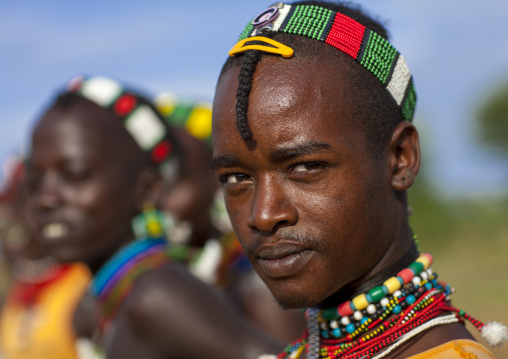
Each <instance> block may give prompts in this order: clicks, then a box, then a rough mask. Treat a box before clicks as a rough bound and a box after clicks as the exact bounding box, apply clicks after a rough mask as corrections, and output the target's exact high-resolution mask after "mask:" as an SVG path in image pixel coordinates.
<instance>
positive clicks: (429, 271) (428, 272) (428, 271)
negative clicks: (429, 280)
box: [427, 268, 434, 277]
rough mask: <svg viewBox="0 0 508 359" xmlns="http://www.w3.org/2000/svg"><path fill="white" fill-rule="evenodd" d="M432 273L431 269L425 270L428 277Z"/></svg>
mask: <svg viewBox="0 0 508 359" xmlns="http://www.w3.org/2000/svg"><path fill="white" fill-rule="evenodd" d="M432 273H434V272H432V268H429V269H427V274H428V275H429V277H430V276H431V275H432Z"/></svg>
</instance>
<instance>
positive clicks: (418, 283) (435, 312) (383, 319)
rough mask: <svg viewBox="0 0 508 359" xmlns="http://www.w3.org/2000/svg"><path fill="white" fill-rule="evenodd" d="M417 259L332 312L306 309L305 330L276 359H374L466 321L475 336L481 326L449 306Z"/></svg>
mask: <svg viewBox="0 0 508 359" xmlns="http://www.w3.org/2000/svg"><path fill="white" fill-rule="evenodd" d="M431 263H432V256H430V255H429V254H422V255H421V256H420V257H418V259H417V260H416V261H415V262H413V263H411V264H410V265H409V267H408V268H405V269H403V270H402V271H400V272H399V273H398V274H397V275H396V276H394V277H391V278H389V279H387V280H386V281H384V282H383V284H382V285H380V286H377V287H374V288H372V289H371V290H369V291H368V292H367V293H364V294H360V295H358V296H356V297H354V298H353V299H352V300H350V301H347V302H344V303H342V304H340V305H339V306H337V307H333V308H328V309H324V310H320V309H316V308H308V309H306V310H305V316H306V318H307V321H308V329H307V331H306V332H305V333H304V335H303V336H302V337H301V338H300V339H298V340H296V341H295V342H293V343H291V344H290V345H288V346H287V347H286V349H285V350H284V352H283V353H281V354H279V355H278V356H277V358H278V359H296V358H299V357H300V355H301V353H302V352H303V351H304V350H306V351H307V359H319V358H322V359H335V358H345V359H346V358H347V359H360V358H361V359H367V358H371V359H378V358H382V357H384V356H386V355H388V354H389V353H390V352H391V351H393V350H394V349H395V348H397V347H398V346H400V345H402V344H403V343H404V342H406V341H407V340H409V339H411V338H412V337H414V336H416V335H418V334H419V333H421V332H423V331H425V330H427V329H429V328H431V327H434V326H438V325H442V324H449V323H455V322H459V321H463V320H464V319H467V320H468V321H470V322H471V323H472V324H473V325H474V326H475V327H476V328H477V329H478V330H480V331H482V329H483V327H484V324H483V323H482V322H479V321H477V320H475V319H474V318H472V317H471V316H469V315H468V314H466V313H465V312H464V311H461V310H458V309H456V308H455V307H453V306H451V305H450V304H449V303H448V298H449V295H450V294H451V293H452V291H453V290H452V289H451V288H450V286H449V285H448V284H446V283H442V282H438V281H437V274H436V273H434V272H433V271H432V269H431V268H430V264H431Z"/></svg>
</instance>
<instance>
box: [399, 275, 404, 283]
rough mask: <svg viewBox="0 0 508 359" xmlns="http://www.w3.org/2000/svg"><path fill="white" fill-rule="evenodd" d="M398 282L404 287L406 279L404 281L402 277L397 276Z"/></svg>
mask: <svg viewBox="0 0 508 359" xmlns="http://www.w3.org/2000/svg"><path fill="white" fill-rule="evenodd" d="M397 280H398V281H399V283H400V285H404V279H402V277H398V276H397Z"/></svg>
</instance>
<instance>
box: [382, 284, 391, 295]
mask: <svg viewBox="0 0 508 359" xmlns="http://www.w3.org/2000/svg"><path fill="white" fill-rule="evenodd" d="M381 288H382V289H383V292H384V293H385V295H388V294H390V291H389V290H388V287H387V286H386V285H382V286H381Z"/></svg>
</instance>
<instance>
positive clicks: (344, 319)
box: [340, 317, 351, 325]
mask: <svg viewBox="0 0 508 359" xmlns="http://www.w3.org/2000/svg"><path fill="white" fill-rule="evenodd" d="M340 323H341V324H342V325H348V324H349V323H351V322H350V321H349V317H342V318H340Z"/></svg>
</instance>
